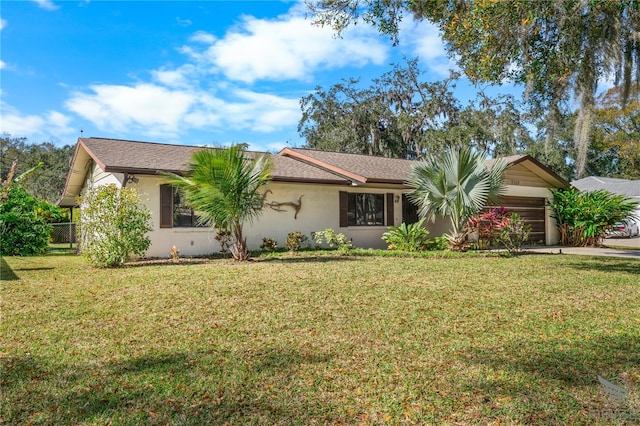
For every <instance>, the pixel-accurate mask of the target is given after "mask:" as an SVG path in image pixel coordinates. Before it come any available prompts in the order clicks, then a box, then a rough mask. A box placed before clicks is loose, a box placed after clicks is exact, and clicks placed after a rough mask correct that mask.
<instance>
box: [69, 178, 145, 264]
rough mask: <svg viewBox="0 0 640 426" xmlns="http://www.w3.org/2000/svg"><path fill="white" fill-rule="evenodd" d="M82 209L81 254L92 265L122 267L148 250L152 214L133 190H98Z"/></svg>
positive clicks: (104, 187) (90, 194) (109, 187)
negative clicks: (132, 256)
mask: <svg viewBox="0 0 640 426" xmlns="http://www.w3.org/2000/svg"><path fill="white" fill-rule="evenodd" d="M81 206H82V207H81V213H80V236H81V237H80V252H81V253H82V254H83V255H84V256H85V257H86V258H87V259H88V260H89V262H90V263H91V264H93V265H95V266H101V267H116V266H121V265H122V264H123V263H124V262H125V261H126V260H127V259H128V258H129V257H130V256H131V255H137V256H142V255H144V253H145V251H146V250H147V249H148V248H149V245H150V244H151V241H150V240H149V237H148V236H147V235H146V234H147V232H149V231H151V230H152V228H151V225H150V224H149V222H150V220H151V212H150V211H149V209H147V208H146V207H145V206H144V205H143V204H142V203H141V201H140V198H139V197H138V193H137V192H136V190H135V189H134V188H121V189H120V188H118V187H116V186H115V185H102V186H99V187H97V188H94V189H93V190H91V191H89V192H87V194H86V195H85V196H84V197H83V199H82V202H81Z"/></svg>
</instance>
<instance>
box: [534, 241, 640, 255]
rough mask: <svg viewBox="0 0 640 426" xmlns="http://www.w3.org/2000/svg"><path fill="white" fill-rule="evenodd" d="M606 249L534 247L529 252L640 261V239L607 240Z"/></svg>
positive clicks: (605, 242)
mask: <svg viewBox="0 0 640 426" xmlns="http://www.w3.org/2000/svg"><path fill="white" fill-rule="evenodd" d="M603 244H604V247H561V246H547V247H532V248H530V249H528V250H527V251H530V252H537V253H554V254H558V253H563V254H578V255H585V256H610V257H623V258H628V259H638V260H640V237H635V238H607V239H606V240H604V242H603ZM607 246H617V247H629V248H622V249H620V248H609V247H607Z"/></svg>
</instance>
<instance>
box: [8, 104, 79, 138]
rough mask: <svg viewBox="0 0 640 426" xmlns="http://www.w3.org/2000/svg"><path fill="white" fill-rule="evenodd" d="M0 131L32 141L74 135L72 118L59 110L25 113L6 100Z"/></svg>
mask: <svg viewBox="0 0 640 426" xmlns="http://www.w3.org/2000/svg"><path fill="white" fill-rule="evenodd" d="M0 107H1V109H2V121H1V122H0V123H1V124H0V133H2V134H4V133H8V134H10V135H12V136H16V137H26V138H28V139H29V140H30V141H32V142H36V143H39V142H44V141H50V140H52V139H56V138H58V137H61V136H66V135H72V134H73V133H74V132H75V129H73V128H71V127H70V126H69V124H70V123H71V118H70V117H68V116H66V115H64V114H62V113H60V112H58V111H48V112H46V113H44V114H42V115H35V114H31V115H24V114H22V113H20V112H19V111H18V110H16V109H15V108H14V107H12V106H11V105H8V104H6V103H4V102H2V104H1V105H0Z"/></svg>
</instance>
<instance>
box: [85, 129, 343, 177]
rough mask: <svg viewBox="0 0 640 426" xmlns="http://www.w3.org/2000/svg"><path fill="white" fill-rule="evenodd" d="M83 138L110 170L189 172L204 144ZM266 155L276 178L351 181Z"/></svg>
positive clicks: (102, 166) (308, 166) (283, 158)
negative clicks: (191, 162) (192, 158)
mask: <svg viewBox="0 0 640 426" xmlns="http://www.w3.org/2000/svg"><path fill="white" fill-rule="evenodd" d="M79 142H80V143H81V144H83V146H84V147H85V149H86V150H87V152H88V153H89V155H91V157H92V158H93V159H94V161H96V162H97V163H98V164H99V165H100V167H101V168H102V169H103V170H105V171H107V172H129V173H152V174H153V173H156V172H158V171H168V172H174V173H179V172H185V171H186V170H187V168H188V164H189V162H190V161H191V156H192V155H193V153H194V152H196V151H198V150H200V149H203V148H204V147H199V146H186V145H169V144H161V143H153V142H139V141H129V140H120V139H105V138H81V139H79ZM255 154H260V153H255ZM266 155H269V156H270V157H271V159H272V161H273V166H274V167H273V173H272V174H273V180H280V181H283V180H284V181H287V180H294V181H314V182H327V183H341V184H348V183H349V181H348V180H347V179H345V178H344V177H340V176H337V175H335V174H333V173H329V172H327V171H325V170H322V169H319V168H317V167H314V166H310V165H308V164H305V163H303V162H300V161H296V160H293V159H291V158H287V157H281V156H278V155H272V154H266Z"/></svg>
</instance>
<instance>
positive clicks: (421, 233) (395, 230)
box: [382, 219, 429, 251]
mask: <svg viewBox="0 0 640 426" xmlns="http://www.w3.org/2000/svg"><path fill="white" fill-rule="evenodd" d="M423 223H424V219H422V220H420V221H418V222H416V223H412V224H410V225H407V224H406V223H402V224H401V225H400V226H389V227H387V228H388V229H389V230H388V231H387V232H385V233H384V234H382V239H383V240H384V241H385V242H386V243H387V245H388V246H389V247H388V249H389V250H404V251H423V250H425V249H426V246H427V241H428V239H429V238H428V235H429V231H428V230H427V229H426V228H425V227H424V226H422V225H423Z"/></svg>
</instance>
